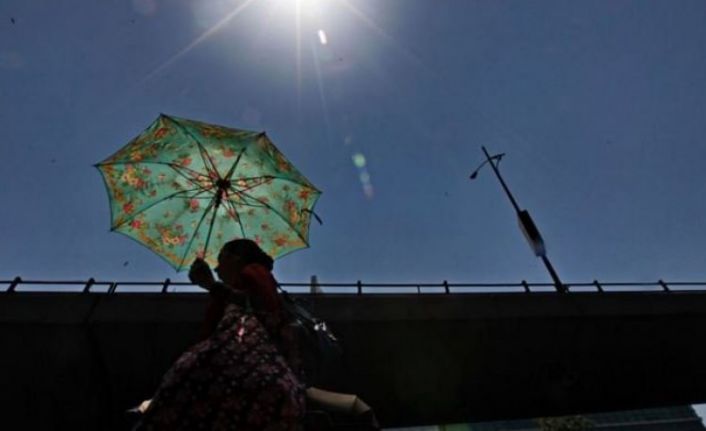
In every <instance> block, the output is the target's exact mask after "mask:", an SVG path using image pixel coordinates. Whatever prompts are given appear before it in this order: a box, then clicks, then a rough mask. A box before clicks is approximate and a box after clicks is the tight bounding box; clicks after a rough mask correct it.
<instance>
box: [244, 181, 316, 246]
mask: <svg viewBox="0 0 706 431" xmlns="http://www.w3.org/2000/svg"><path fill="white" fill-rule="evenodd" d="M235 192H236V193H238V194H242V195H243V196H245V197H247V198H250V199H253V200H256V201H257V202H260V203H261V204H262V205H264V206H265V207H266V208H268V209H270V210H271V211H273V212H274V213H275V214H277V215H278V216H279V218H281V219H282V220H283V221H284V222H285V223H286V224H287V226H289V227H290V229H292V230H293V231H294V232H296V234H297V236H298V237H299V238H300V239H301V240H302V241H303V242H304V244H306V245H309V242H308V241H307V240H306V239H305V238H304V237H303V236H302V234H301V233H299V231H298V230H297V229H296V228H295V227H294V226H292V224H291V223H290V222H289V220H288V219H287V218H286V217H284V216H283V215H282V214H281V213H280V212H279V211H277V210H276V209H274V207H272V206H271V205H269V204H267V203H266V202H263V201H261V200H260V199H258V198H256V197H254V196H252V195H251V194H249V193H245V192H240V191H237V190H236V191H235Z"/></svg>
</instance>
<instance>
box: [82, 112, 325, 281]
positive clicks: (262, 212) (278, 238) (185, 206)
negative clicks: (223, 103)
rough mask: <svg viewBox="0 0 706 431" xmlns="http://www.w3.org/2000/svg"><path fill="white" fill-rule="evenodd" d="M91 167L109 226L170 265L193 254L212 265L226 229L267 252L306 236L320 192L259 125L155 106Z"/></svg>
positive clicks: (227, 236) (283, 250)
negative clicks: (187, 115)
mask: <svg viewBox="0 0 706 431" xmlns="http://www.w3.org/2000/svg"><path fill="white" fill-rule="evenodd" d="M96 167H97V168H98V169H99V170H100V172H101V174H102V175H103V179H104V181H105V184H106V188H107V189H108V196H109V199H110V212H111V230H112V231H117V232H120V233H122V234H125V235H127V236H129V237H130V238H133V239H135V240H136V241H138V242H140V243H142V244H143V245H145V246H146V247H147V248H149V249H150V250H152V251H154V252H155V253H157V254H158V255H160V256H161V257H163V258H164V259H165V260H166V261H167V262H169V263H170V264H171V265H172V266H173V267H174V268H176V270H177V271H181V270H183V269H185V268H186V267H188V266H189V265H190V264H191V262H192V261H193V260H194V259H195V258H196V257H202V258H204V259H205V260H206V261H207V262H208V263H209V264H211V265H214V264H215V263H216V260H217V253H218V251H219V250H220V249H221V247H222V246H223V244H224V243H226V242H228V241H230V240H232V239H235V238H249V239H252V240H254V241H255V242H257V243H258V244H259V245H260V247H262V249H263V250H264V251H265V252H267V253H268V254H269V255H270V256H272V257H273V258H277V257H280V256H282V255H285V254H287V253H290V252H292V251H294V250H297V249H300V248H305V247H308V246H309V242H308V237H309V222H310V220H311V215H312V214H313V211H312V210H313V207H314V205H315V204H316V201H317V199H318V198H319V195H320V194H321V192H320V191H319V190H317V189H316V187H314V185H313V184H311V183H310V182H309V180H307V179H306V178H305V177H304V176H303V175H302V174H301V173H299V171H298V170H297V169H296V168H295V167H294V166H293V165H292V164H291V163H290V162H289V161H288V160H287V159H286V158H285V157H284V156H283V155H282V153H280V152H279V150H277V148H276V147H275V146H274V145H273V144H272V142H271V141H270V139H269V138H268V137H267V135H266V134H265V133H264V132H251V131H247V130H238V129H231V128H227V127H222V126H216V125H211V124H206V123H202V122H198V121H193V120H186V119H182V118H175V117H171V116H167V115H164V114H162V115H160V116H159V118H157V120H155V121H154V122H153V123H152V124H151V125H150V126H149V127H148V128H147V129H146V130H145V131H144V132H142V134H140V135H139V136H138V137H136V138H135V139H133V140H132V141H131V142H130V143H128V144H127V145H126V146H125V147H123V148H121V149H120V150H118V152H116V153H115V154H113V155H112V156H110V157H108V158H107V159H106V160H104V161H103V162H101V163H98V164H97V165H96ZM314 216H315V215H314ZM315 217H316V216H315ZM317 219H318V217H317Z"/></svg>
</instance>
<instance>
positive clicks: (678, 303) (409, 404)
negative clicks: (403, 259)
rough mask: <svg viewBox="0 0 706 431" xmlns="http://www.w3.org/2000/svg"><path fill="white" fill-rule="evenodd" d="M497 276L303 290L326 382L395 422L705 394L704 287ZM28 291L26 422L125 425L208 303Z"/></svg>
mask: <svg viewBox="0 0 706 431" xmlns="http://www.w3.org/2000/svg"><path fill="white" fill-rule="evenodd" d="M16 281H17V280H16ZM0 283H2V282H0ZM90 284H93V283H89V285H90ZM11 287H12V286H11ZM15 287H16V286H15ZM89 287H90V286H89ZM165 287H166V286H165ZM496 287H497V286H490V287H488V288H487V289H485V290H486V291H485V292H482V293H468V292H466V293H444V292H446V290H449V291H450V292H453V291H454V288H451V289H448V286H446V285H442V286H439V288H438V289H432V290H431V291H433V292H437V293H429V294H424V293H416V292H415V293H411V292H409V289H397V288H388V289H387V290H382V289H378V290H375V289H372V288H371V289H370V290H371V291H377V292H386V293H384V294H357V293H356V292H357V290H358V289H357V288H356V287H355V286H353V292H351V293H341V294H315V295H314V294H301V295H297V296H298V298H299V299H300V300H301V301H303V302H304V303H306V304H308V305H309V306H310V309H311V310H312V311H313V312H314V313H315V314H316V315H318V316H319V317H321V318H323V319H326V320H327V321H328V322H329V323H330V326H331V327H332V328H333V329H334V331H335V332H336V334H337V335H338V336H339V337H340V338H341V340H342V343H343V345H344V348H345V354H344V358H343V360H342V363H341V365H340V372H339V373H337V375H336V377H335V378H333V379H331V381H330V382H328V384H327V386H328V389H333V390H338V391H342V392H350V393H356V394H359V395H360V396H361V397H362V398H363V399H364V400H365V401H366V402H368V403H369V404H371V405H372V406H373V407H374V408H375V410H376V412H377V414H378V416H379V418H380V420H381V422H382V424H383V425H384V426H386V427H397V426H405V425H410V426H411V425H423V424H438V423H456V422H469V421H483V420H496V419H512V418H523V417H537V416H551V415H564V414H572V413H590V412H600V411H611V410H625V409H633V408H647V407H658V406H670V405H683V404H692V403H703V402H706V367H704V364H706V343H704V340H706V291H702V290H689V289H692V288H693V287H692V286H690V285H686V284H685V285H683V286H681V288H683V289H684V290H682V291H676V290H677V289H679V288H680V286H676V288H675V286H674V284H670V285H669V287H671V289H670V288H669V287H667V286H666V285H664V284H659V285H656V286H655V287H656V289H653V288H651V287H645V286H642V287H641V286H638V290H639V291H633V292H625V291H619V292H618V291H615V292H607V291H606V290H609V287H608V286H607V285H602V286H601V285H599V286H598V287H596V289H594V290H596V291H593V292H578V290H585V289H580V288H579V287H580V286H573V287H572V288H571V289H570V290H572V292H570V293H567V294H558V293H553V292H532V289H530V288H529V287H528V286H526V285H522V284H518V285H514V286H511V288H508V289H506V290H519V292H509V291H502V292H500V291H498V290H502V289H496ZM584 287H585V288H586V289H588V288H590V287H591V286H590V285H586V286H584ZM702 287H703V286H702ZM525 288H526V289H525ZM599 288H600V289H599ZM9 290H14V287H13V288H11V289H9ZM19 290H20V289H19V288H18V289H17V291H14V292H11V291H4V292H2V293H0V343H1V344H0V345H1V346H2V354H1V355H0V388H2V390H0V414H1V417H2V418H3V419H2V421H3V423H5V424H8V423H10V424H12V423H22V424H24V425H23V429H120V428H121V426H122V421H123V412H124V410H125V409H126V408H128V407H131V406H134V405H135V404H137V403H138V402H139V401H140V400H142V399H145V398H148V397H150V396H151V394H152V392H153V391H154V389H155V388H156V386H157V385H158V383H159V380H160V378H161V376H162V374H163V373H164V371H165V370H166V369H167V368H168V367H169V365H170V364H171V362H172V361H173V360H174V359H175V358H176V357H177V356H178V355H179V353H180V352H182V351H183V350H184V349H185V348H187V347H188V346H189V345H190V344H191V343H192V342H193V341H194V340H195V339H196V336H197V332H198V326H199V323H200V319H201V317H202V316H203V309H204V306H205V301H206V297H205V295H204V294H198V293H160V292H155V293H112V292H113V291H114V290H115V285H114V284H111V285H110V287H106V289H105V290H107V291H109V292H111V293H108V292H104V293H98V292H96V291H89V292H80V291H79V292H73V293H67V292H61V293H60V292H20V291H19ZM93 290H97V289H96V286H93ZM165 290H167V289H165ZM361 290H362V289H361ZM413 290H419V292H422V291H423V289H420V288H417V289H413ZM462 290H463V291H470V292H478V291H479V290H480V289H473V288H468V289H461V288H456V290H455V291H457V292H458V291H462ZM525 290H526V291H525ZM401 291H406V292H407V293H390V292H401Z"/></svg>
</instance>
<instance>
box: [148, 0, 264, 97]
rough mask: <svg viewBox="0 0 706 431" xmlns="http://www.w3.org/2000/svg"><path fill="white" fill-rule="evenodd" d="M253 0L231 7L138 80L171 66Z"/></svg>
mask: <svg viewBox="0 0 706 431" xmlns="http://www.w3.org/2000/svg"><path fill="white" fill-rule="evenodd" d="M254 1H255V0H245V1H244V2H243V3H241V4H240V5H239V6H238V7H236V8H235V9H233V11H231V12H230V13H229V14H228V15H226V16H225V17H224V18H223V19H222V20H220V21H218V22H217V23H216V24H215V25H213V26H212V27H211V28H209V29H208V30H206V31H204V32H203V33H201V35H199V36H198V37H197V38H196V39H194V40H193V41H192V42H191V43H189V44H188V45H186V46H185V47H184V48H182V49H181V50H180V51H179V52H177V53H176V54H174V55H173V56H171V57H170V58H168V59H167V60H166V61H164V62H163V63H162V64H160V65H159V66H157V67H156V68H155V69H154V70H152V71H151V72H149V73H148V74H147V75H145V77H144V78H142V80H141V81H140V83H142V84H144V83H145V82H147V81H149V80H150V79H152V78H153V77H154V76H156V75H157V74H159V73H160V72H162V71H163V70H164V69H166V68H168V67H169V66H171V65H172V64H173V63H174V62H175V61H177V60H178V59H179V58H181V57H183V56H184V55H185V54H186V53H188V52H189V51H191V50H192V49H194V47H196V46H197V45H198V44H200V43H201V42H203V41H204V40H206V39H208V38H209V37H211V36H212V35H213V34H215V33H216V32H218V31H219V30H220V29H222V28H223V27H224V26H225V25H226V24H228V22H230V21H231V20H232V19H233V18H235V17H236V16H237V15H238V14H240V13H241V12H242V11H243V10H245V8H247V7H248V6H250V4H251V3H253V2H254Z"/></svg>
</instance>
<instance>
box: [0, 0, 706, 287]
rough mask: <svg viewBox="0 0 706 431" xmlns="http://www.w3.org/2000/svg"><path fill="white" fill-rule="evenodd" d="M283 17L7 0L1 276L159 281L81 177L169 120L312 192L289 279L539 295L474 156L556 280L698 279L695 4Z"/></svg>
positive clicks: (337, 11) (702, 64)
mask: <svg viewBox="0 0 706 431" xmlns="http://www.w3.org/2000/svg"><path fill="white" fill-rule="evenodd" d="M296 4H297V2H294V1H285V0H252V1H249V2H244V1H239V0H209V1H206V0H202V1H198V0H188V1H187V0H172V1H164V0H134V1H124V0H113V1H105V2H100V3H95V2H87V1H78V0H74V1H64V2H41V3H40V2H27V1H19V0H18V1H14V0H8V1H4V2H2V4H1V5H0V74H1V80H0V82H2V84H1V85H0V98H1V99H2V100H3V103H2V104H1V105H0V121H2V125H3V131H4V139H3V143H2V146H1V147H0V148H1V151H2V152H1V153H0V154H1V156H2V160H3V162H4V165H5V179H4V184H3V187H2V188H0V199H2V202H4V203H5V205H4V208H5V210H4V211H2V212H1V213H0V225H2V226H4V228H3V233H4V235H3V236H4V240H3V241H2V245H0V261H2V266H0V276H2V277H4V278H9V277H13V276H15V275H22V276H24V277H25V278H87V277H89V276H95V277H97V278H100V279H155V278H163V277H165V276H172V277H173V278H175V274H173V272H172V270H171V269H170V268H169V267H167V266H166V265H165V264H164V263H163V262H162V261H161V260H160V259H159V258H158V257H156V256H153V255H152V254H151V253H150V252H148V251H146V250H143V249H142V248H141V247H140V246H139V245H138V244H135V243H133V242H132V241H130V240H128V239H126V238H124V237H122V236H121V235H117V234H111V233H109V232H108V223H109V216H108V204H107V196H106V194H105V191H104V189H103V184H102V181H101V180H100V177H99V175H98V173H97V172H96V171H95V170H94V169H93V168H92V167H91V165H92V164H93V163H95V162H97V161H99V160H102V159H104V158H105V157H106V156H108V155H109V154H112V153H113V152H114V151H115V150H117V149H118V148H119V147H121V146H122V145H124V144H125V143H126V142H127V141H128V140H129V139H130V138H132V137H133V136H135V135H136V134H137V133H139V132H140V131H141V130H142V129H143V128H144V127H146V126H147V125H148V124H149V123H150V122H151V121H152V120H153V119H154V118H155V117H156V116H157V115H158V114H159V113H160V112H165V113H168V114H173V115H177V116H182V117H187V118H194V119H200V120H204V121H209V122H213V123H217V124H224V125H229V126H233V127H240V128H244V129H253V130H266V131H267V132H268V134H269V135H270V136H271V137H272V139H273V140H274V142H275V143H276V144H277V145H278V146H279V147H280V149H281V150H282V151H283V152H284V153H285V154H286V155H287V156H288V157H289V158H290V159H291V160H292V161H293V162H294V163H295V164H296V165H297V166H298V167H299V168H300V170H301V171H302V172H303V173H304V174H305V175H307V177H308V178H310V179H311V181H312V182H314V184H316V185H317V186H318V187H319V188H320V189H321V190H323V192H324V194H323V196H322V198H321V200H320V201H319V205H318V207H317V211H318V213H319V214H320V215H321V217H322V218H323V219H324V225H323V226H318V225H314V226H312V234H311V244H312V247H311V248H310V249H308V250H304V251H300V252H298V253H295V254H293V255H290V256H288V257H286V258H283V259H282V260H281V261H280V262H279V263H278V268H277V275H278V276H279V278H280V279H282V280H285V281H299V280H304V279H307V278H308V276H309V275H311V274H318V275H319V278H320V279H321V280H322V281H354V280H357V279H362V280H364V281H380V282H383V281H429V282H437V281H441V280H444V279H447V280H449V281H456V282H463V281H465V282H484V281H489V282H490V281H519V280H521V279H527V280H529V281H536V282H541V281H548V276H547V274H546V272H545V271H544V268H543V266H542V265H541V263H540V262H539V261H538V260H536V259H535V258H534V257H533V256H532V254H531V253H530V251H529V248H528V246H527V244H526V243H525V242H524V239H523V238H522V236H521V234H520V233H519V230H518V229H517V223H516V221H515V219H514V214H513V212H512V210H511V207H510V205H509V203H508V201H507V200H506V198H505V197H504V196H503V195H502V193H501V189H500V187H499V185H498V183H497V182H496V180H495V179H494V178H493V176H492V175H491V171H489V170H488V171H484V172H483V173H482V175H481V176H480V177H479V179H478V180H477V181H475V182H470V181H468V174H469V173H470V171H472V170H473V169H474V168H475V166H476V165H477V164H478V163H479V162H480V161H481V160H482V153H481V151H480V146H481V145H486V146H487V147H488V148H489V149H490V151H492V152H505V153H507V156H506V158H505V159H504V160H503V163H502V170H503V172H504V174H505V176H506V179H507V181H508V182H509V184H510V186H511V188H512V189H513V191H514V192H515V194H516V195H517V197H518V200H519V202H520V205H521V206H523V207H526V208H528V209H529V210H530V211H531V212H532V214H533V216H534V218H535V220H536V222H537V224H538V225H539V227H540V229H541V231H542V233H543V235H544V238H545V240H546V242H547V244H548V248H549V255H550V257H551V258H552V259H553V261H554V264H555V266H556V268H557V270H558V272H559V274H560V276H561V277H562V278H563V279H564V281H567V282H576V281H591V280H593V279H596V278H597V279H600V280H605V281H652V280H657V279H659V278H664V279H666V280H702V279H704V278H705V277H704V273H705V272H706V269H705V268H706V255H705V254H704V252H703V243H704V239H706V230H705V228H704V226H705V225H704V223H703V222H702V221H703V219H704V217H705V216H706V206H705V205H704V199H703V196H704V192H706V181H705V180H706V172H704V170H703V169H702V161H703V160H704V158H705V157H704V156H706V145H703V137H704V135H705V133H704V132H705V131H706V130H705V129H706V122H704V121H703V120H704V115H705V114H706V86H704V84H703V77H704V76H706V49H705V48H706V26H703V25H702V24H703V22H704V20H705V19H706V4H704V3H703V2H701V1H679V2H666V1H610V2H608V1H606V2H581V3H579V2H570V3H567V2H562V1H556V2H554V1H543V2H531V3H530V2H521V1H480V2H475V1H464V2H457V1H451V0H449V1H433V2H432V1H423V0H389V1H385V2H378V1H372V0H370V1H355V2H353V1H352V0H348V1H343V0H318V1H317V0H303V1H302V2H301V3H300V6H301V7H300V10H299V14H297V10H296V9H297V8H296ZM297 16H299V18H297ZM13 21H14V22H13ZM319 30H323V31H324V32H325V34H326V42H327V43H326V45H323V44H322V43H321V40H320V38H319V35H318V31H319ZM356 154H362V155H364V157H365V168H364V172H363V169H361V168H359V167H357V166H356V165H355V164H354V161H353V159H354V156H355V155H356ZM361 173H363V174H364V175H363V176H364V177H365V174H367V176H368V177H369V180H368V181H367V182H363V181H362V180H361ZM363 179H365V178H363ZM364 184H368V186H367V189H366V188H364ZM125 262H129V263H128V264H127V265H125ZM182 276H183V274H182V275H179V276H176V278H179V277H182Z"/></svg>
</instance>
